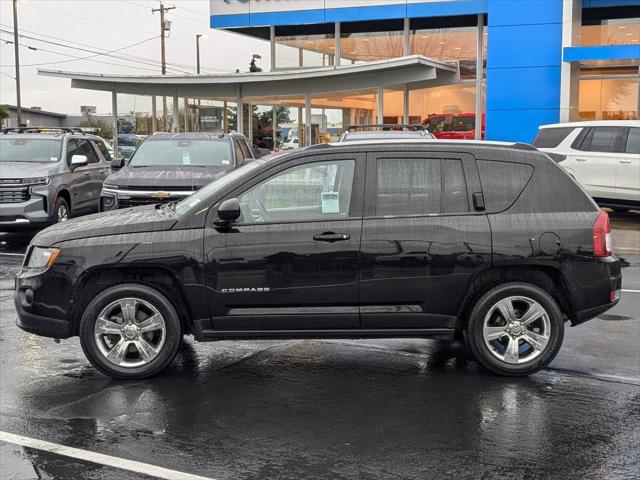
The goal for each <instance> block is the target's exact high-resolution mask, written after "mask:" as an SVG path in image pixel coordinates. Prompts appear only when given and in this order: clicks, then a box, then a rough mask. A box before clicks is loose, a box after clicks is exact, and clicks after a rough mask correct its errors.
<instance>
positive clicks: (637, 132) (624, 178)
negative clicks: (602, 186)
mask: <svg viewBox="0 0 640 480" xmlns="http://www.w3.org/2000/svg"><path fill="white" fill-rule="evenodd" d="M616 190H617V198H619V199H622V200H631V201H632V202H640V128H638V127H631V128H629V134H628V136H627V141H626V142H625V149H624V152H623V153H621V154H620V156H619V158H618V163H617V165H616Z"/></svg>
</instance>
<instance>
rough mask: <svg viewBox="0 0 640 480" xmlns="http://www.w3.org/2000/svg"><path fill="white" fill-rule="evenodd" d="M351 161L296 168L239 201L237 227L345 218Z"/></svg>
mask: <svg viewBox="0 0 640 480" xmlns="http://www.w3.org/2000/svg"><path fill="white" fill-rule="evenodd" d="M354 170H355V161H353V160H338V161H330V162H317V163H310V164H305V165H298V166H295V167H291V168H289V169H287V170H284V171H282V172H279V173H277V174H275V175H274V176H273V177H271V178H269V179H268V180H265V181H263V182H262V183H259V184H258V185H256V186H254V187H252V188H251V189H250V190H248V191H246V192H245V193H244V194H242V195H241V196H240V197H239V200H240V205H241V208H242V219H241V220H240V222H241V223H263V222H306V221H316V220H335V219H340V218H346V217H348V216H349V209H350V206H351V189H352V186H353V174H354Z"/></svg>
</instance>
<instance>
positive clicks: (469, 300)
mask: <svg viewBox="0 0 640 480" xmlns="http://www.w3.org/2000/svg"><path fill="white" fill-rule="evenodd" d="M510 282H525V283H530V284H532V285H535V286H537V287H540V288H541V289H543V290H544V291H546V292H547V293H548V294H549V295H551V296H552V297H553V299H554V300H555V301H556V303H557V304H558V306H559V307H560V311H561V312H562V313H563V314H564V315H565V316H566V317H568V318H569V319H571V320H572V321H573V320H574V319H575V307H574V304H575V303H574V300H573V296H572V293H571V289H570V288H569V282H568V280H567V278H566V276H565V275H564V273H563V272H562V271H561V270H560V269H559V268H557V267H554V266H551V265H540V264H534V265H532V264H515V265H504V266H494V267H490V268H487V269H484V270H482V271H480V272H478V273H477V275H475V276H474V277H473V278H472V279H471V280H470V282H469V285H468V288H467V293H466V295H465V297H464V298H463V300H462V303H461V305H460V309H459V311H458V320H457V322H456V331H457V332H461V331H462V329H463V328H464V326H465V325H466V323H467V322H468V316H469V313H470V312H471V310H472V309H473V305H474V303H475V300H476V299H478V298H479V297H481V296H482V295H483V294H484V293H485V292H487V291H488V290H490V289H491V288H493V287H495V286H496V285H500V284H502V283H510Z"/></svg>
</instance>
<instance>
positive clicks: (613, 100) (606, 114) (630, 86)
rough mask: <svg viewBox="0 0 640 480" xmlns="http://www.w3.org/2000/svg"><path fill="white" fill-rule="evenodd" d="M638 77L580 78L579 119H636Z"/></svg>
mask: <svg viewBox="0 0 640 480" xmlns="http://www.w3.org/2000/svg"><path fill="white" fill-rule="evenodd" d="M638 79H639V77H637V76H636V77H635V78H633V77H624V78H595V79H590V78H588V77H585V76H582V77H581V79H580V95H579V107H578V110H579V112H580V120H637V119H638V90H639V88H640V84H639V81H638Z"/></svg>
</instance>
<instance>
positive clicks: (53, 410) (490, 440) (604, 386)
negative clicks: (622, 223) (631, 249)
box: [0, 256, 640, 480]
mask: <svg viewBox="0 0 640 480" xmlns="http://www.w3.org/2000/svg"><path fill="white" fill-rule="evenodd" d="M628 260H629V263H630V265H631V266H630V267H628V268H626V269H625V271H624V272H623V275H624V278H625V282H627V278H628V279H630V280H629V282H630V283H629V284H628V285H627V284H626V283H625V288H635V289H638V288H639V287H638V286H637V285H636V284H635V282H636V281H638V278H639V277H638V271H639V270H640V266H639V265H638V263H639V260H640V258H639V257H638V256H635V257H629V258H628ZM0 262H1V263H2V265H1V266H0V430H4V431H8V432H12V433H17V434H21V435H27V436H31V437H35V438H40V439H43V440H48V441H51V442H56V443H60V444H64V445H68V446H73V447H78V448H83V449H88V450H94V451H98V452H101V453H105V454H109V455H114V456H118V457H123V458H128V459H132V460H138V461H143V462H147V463H150V464H154V465H160V466H163V467H167V468H171V469H175V470H179V471H184V472H189V473H194V474H199V475H203V476H209V477H213V478H217V479H227V478H232V479H239V478H242V479H245V478H246V479H272V478H277V479H296V480H297V479H301V478H304V479H327V478H330V479H356V478H358V479H360V478H389V479H397V478H407V479H413V478H415V479H424V478H456V477H457V478H481V477H482V478H494V477H501V478H581V479H596V478H598V479H599V478H611V479H618V478H619V479H629V478H638V468H639V463H638V462H639V460H638V454H637V453H638V451H639V448H640V433H639V432H640V408H639V405H640V378H639V377H640V372H639V370H640V353H639V348H638V347H639V346H640V321H638V317H639V310H640V308H639V306H640V296H638V295H635V296H633V294H631V295H625V296H624V301H623V302H622V303H621V304H620V305H619V306H618V307H616V309H614V310H612V311H611V312H608V313H609V314H610V315H617V316H620V317H624V318H630V319H622V320H617V321H614V320H612V319H608V320H594V321H591V322H589V323H587V324H585V325H582V326H580V327H576V328H567V333H566V338H565V344H564V347H563V349H562V351H561V353H560V355H559V356H558V358H557V359H556V360H555V361H554V362H553V363H552V365H551V366H550V368H549V369H546V370H545V371H543V372H540V373H538V374H536V375H533V376H531V377H529V378H521V379H509V378H501V377H496V376H493V375H490V374H488V373H486V372H485V371H483V370H482V369H481V368H479V366H478V365H477V364H476V363H475V362H474V361H473V360H470V359H469V358H468V357H467V356H466V355H465V353H464V351H463V350H462V348H461V347H460V345H456V344H454V345H449V344H446V343H443V342H437V341H429V340H376V341H374V340H366V341H345V340H340V341H243V342H218V343H209V344H199V343H193V342H191V341H190V340H187V341H186V342H185V343H184V346H183V347H182V349H181V351H180V354H179V356H178V358H177V359H176V361H175V362H174V364H173V365H172V366H171V368H170V369H169V370H168V371H167V372H166V373H165V374H163V375H162V376H159V377H157V378H154V379H150V380H145V381H136V382H118V381H113V380H110V379H108V378H107V377H104V376H102V375H101V374H99V373H97V372H96V371H95V370H94V369H93V368H91V367H90V366H89V364H88V362H87V361H86V360H85V358H84V356H83V354H82V351H81V349H80V346H79V343H78V341H77V339H69V340H65V341H63V342H62V343H61V344H55V343H54V342H53V341H52V340H50V339H45V338H40V337H36V336H32V335H28V334H26V333H23V332H21V331H20V330H19V329H18V328H17V327H15V325H14V319H15V313H14V310H13V304H12V293H13V292H12V287H13V281H12V278H11V275H12V274H13V272H15V270H16V268H17V266H18V265H19V262H20V259H19V258H8V257H2V258H0ZM0 457H1V459H2V464H1V465H0V466H1V467H2V471H3V472H15V475H14V476H13V477H11V476H8V477H7V478H38V477H35V476H34V472H36V471H37V472H40V473H39V475H40V476H41V478H64V479H75V478H78V479H79V478H100V479H112V478H134V479H135V478H142V477H137V476H134V475H130V474H129V473H125V474H121V475H122V476H119V474H120V473H121V472H118V471H117V470H115V469H109V468H102V467H99V466H96V465H92V464H87V463H84V462H78V461H75V460H71V459H66V458H63V457H57V456H55V455H51V454H45V453H43V452H34V451H33V450H26V451H25V450H24V449H21V448H19V447H14V446H11V445H7V444H0ZM29 465H30V468H31V469H32V470H31V472H27V473H26V474H24V475H27V476H21V475H23V473H21V470H18V469H20V468H22V467H29ZM11 468H13V470H11ZM12 475H13V474H12ZM28 475H31V476H28ZM3 478H4V477H3Z"/></svg>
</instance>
